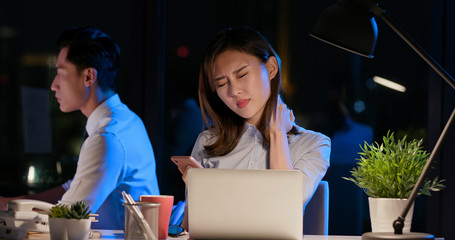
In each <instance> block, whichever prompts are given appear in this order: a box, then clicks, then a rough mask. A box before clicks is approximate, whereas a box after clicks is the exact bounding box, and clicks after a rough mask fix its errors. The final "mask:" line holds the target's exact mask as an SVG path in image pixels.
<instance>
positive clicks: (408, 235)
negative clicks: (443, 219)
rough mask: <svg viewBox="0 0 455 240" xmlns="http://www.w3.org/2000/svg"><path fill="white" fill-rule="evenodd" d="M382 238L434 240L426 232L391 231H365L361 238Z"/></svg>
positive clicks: (381, 239)
mask: <svg viewBox="0 0 455 240" xmlns="http://www.w3.org/2000/svg"><path fill="white" fill-rule="evenodd" d="M383 239H397V240H401V239H406V240H428V239H431V240H434V236H433V235H431V234H428V233H418V232H410V233H403V234H395V233H392V232H375V233H373V232H367V233H364V234H362V240H383Z"/></svg>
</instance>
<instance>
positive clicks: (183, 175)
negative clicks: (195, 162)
mask: <svg viewBox="0 0 455 240" xmlns="http://www.w3.org/2000/svg"><path fill="white" fill-rule="evenodd" d="M190 168H192V167H191V166H187V167H186V169H185V170H183V171H182V170H181V169H180V168H179V170H180V172H181V173H182V179H183V181H184V182H185V186H186V185H187V184H186V175H187V174H188V169H190Z"/></svg>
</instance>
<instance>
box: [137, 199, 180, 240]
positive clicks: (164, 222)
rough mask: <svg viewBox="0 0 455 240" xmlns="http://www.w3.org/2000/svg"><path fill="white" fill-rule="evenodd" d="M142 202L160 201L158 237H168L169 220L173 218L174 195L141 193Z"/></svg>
mask: <svg viewBox="0 0 455 240" xmlns="http://www.w3.org/2000/svg"><path fill="white" fill-rule="evenodd" d="M139 199H140V201H141V202H152V203H159V204H160V207H159V212H158V219H159V220H158V239H167V238H168V236H167V234H168V230H169V220H170V218H171V213H172V206H173V205H174V196H170V195H141V196H140V197H139Z"/></svg>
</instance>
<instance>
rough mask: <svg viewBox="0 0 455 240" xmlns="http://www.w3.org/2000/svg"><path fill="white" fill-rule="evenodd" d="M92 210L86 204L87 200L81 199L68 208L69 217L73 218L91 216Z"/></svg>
mask: <svg viewBox="0 0 455 240" xmlns="http://www.w3.org/2000/svg"><path fill="white" fill-rule="evenodd" d="M90 213H92V211H91V210H89V207H88V206H87V205H86V204H85V202H82V201H79V202H75V203H73V204H72V205H71V208H70V209H69V210H68V213H67V218H72V219H88V218H90Z"/></svg>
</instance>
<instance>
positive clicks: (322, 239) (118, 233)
mask: <svg viewBox="0 0 455 240" xmlns="http://www.w3.org/2000/svg"><path fill="white" fill-rule="evenodd" d="M95 231H99V232H101V238H99V239H123V231H122V230H95ZM26 239H33V240H49V239H50V238H49V234H48V233H33V234H29V235H28V236H27V238H26ZM187 239H188V236H182V237H179V238H169V240H187ZM348 239H350V240H355V239H361V237H360V236H324V235H305V236H304V237H303V240H348Z"/></svg>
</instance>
